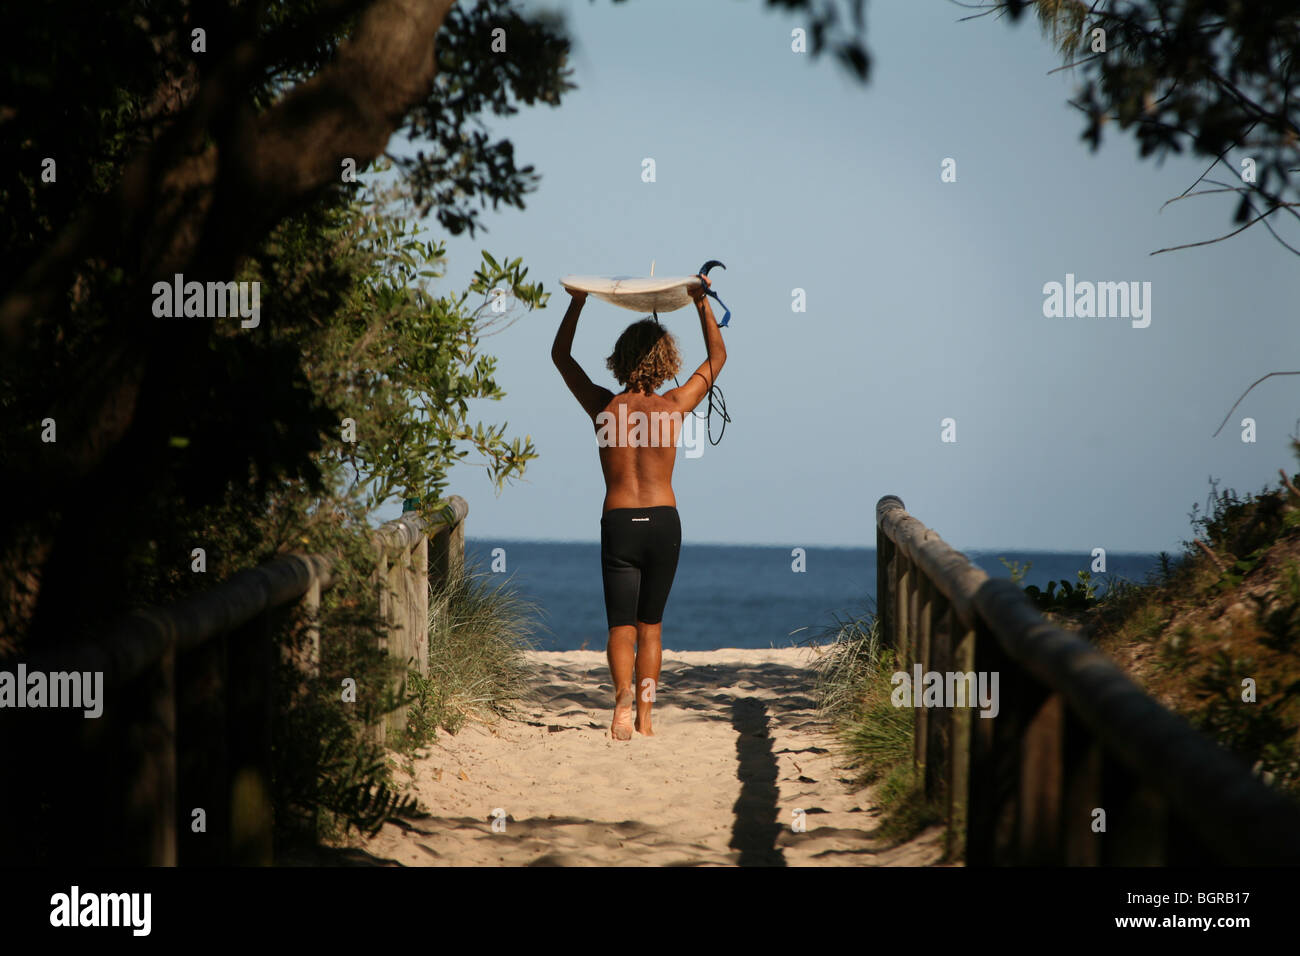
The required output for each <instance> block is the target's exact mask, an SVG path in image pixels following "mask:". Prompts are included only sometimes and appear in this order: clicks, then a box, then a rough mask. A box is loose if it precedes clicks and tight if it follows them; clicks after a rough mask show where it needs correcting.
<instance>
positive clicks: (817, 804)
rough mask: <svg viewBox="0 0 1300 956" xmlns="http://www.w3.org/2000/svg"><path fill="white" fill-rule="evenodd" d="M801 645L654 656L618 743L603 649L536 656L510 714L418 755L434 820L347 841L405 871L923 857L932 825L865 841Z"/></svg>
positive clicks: (932, 850) (445, 737)
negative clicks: (640, 713)
mask: <svg viewBox="0 0 1300 956" xmlns="http://www.w3.org/2000/svg"><path fill="white" fill-rule="evenodd" d="M811 653H812V652H810V651H809V650H806V649H803V648H794V649H783V650H720V651H678V652H672V651H666V652H665V653H664V665H663V672H662V675H661V680H660V684H659V689H658V694H657V699H656V704H655V716H654V725H655V733H656V736H654V737H642V736H641V735H640V734H634V735H633V738H632V740H631V741H628V742H621V741H614V740H611V739H610V737H609V721H610V713H611V707H612V700H613V691H612V687H611V685H610V680H609V671H608V669H607V668H606V664H605V656H604V654H603V653H600V652H595V651H565V652H558V653H557V652H531V653H530V654H529V658H530V660H531V661H532V662H533V663H535V664H536V666H537V674H538V682H537V690H536V694H535V696H534V698H533V699H530V700H528V701H525V702H523V704H522V705H521V706H520V708H519V711H520V719H514V720H503V721H500V722H498V723H497V724H496V725H495V726H492V727H488V726H484V725H481V724H473V725H470V726H467V727H465V728H464V729H463V730H461V732H460V733H458V734H456V735H455V736H451V735H449V734H445V733H444V734H441V735H440V736H439V739H438V741H437V743H436V744H434V745H433V746H431V747H429V748H427V749H426V750H425V751H423V752H422V755H421V757H420V758H419V759H418V760H417V762H416V776H415V783H414V786H415V790H416V793H417V795H418V797H419V799H420V802H421V804H422V805H423V806H424V807H425V808H426V809H428V810H429V812H430V816H428V817H427V818H425V819H422V820H418V821H415V822H414V823H406V822H402V823H394V824H388V825H386V826H385V827H384V828H383V830H381V831H380V833H379V834H377V835H376V836H375V837H374V838H372V839H369V840H366V841H365V842H364V843H363V844H362V845H361V846H360V847H358V849H360V850H362V851H363V852H364V854H365V855H367V856H368V857H369V858H371V859H372V860H373V861H375V862H380V861H383V862H389V863H397V864H400V865H406V866H431V865H432V866H437V865H458V866H464V865H471V866H524V865H534V866H539V865H540V866H545V865H565V866H570V865H576V866H582V865H588V866H591V865H594V866H736V865H739V866H764V865H778V866H779V865H794V866H822V865H831V866H836V865H841V866H843V865H847V866H876V865H905V866H906V865H913V866H915V865H928V864H931V863H934V862H936V861H937V860H938V859H939V856H940V854H941V847H940V839H941V836H942V834H941V831H940V830H939V829H938V828H933V829H931V830H929V831H927V832H926V833H923V834H921V835H920V836H919V837H918V838H916V839H915V840H912V841H910V842H909V843H906V844H903V845H901V846H896V847H889V846H887V845H884V844H883V843H881V842H880V841H879V840H876V839H874V838H873V837H872V833H871V831H872V830H873V828H874V827H875V826H876V823H877V820H878V813H877V811H876V810H875V807H874V806H873V804H872V803H871V801H870V799H869V797H870V791H869V790H867V791H857V792H854V791H853V790H852V789H851V787H850V785H849V780H848V777H849V774H848V773H847V772H845V771H843V770H840V769H837V767H836V763H837V761H836V758H835V754H834V747H835V744H834V741H833V740H832V739H831V738H830V737H829V736H827V735H826V733H825V728H824V727H823V726H821V725H819V724H818V723H817V722H816V721H815V720H814V716H813V707H814V702H813V698H812V673H811V670H810V669H809V667H808V663H809V660H810V654H811ZM796 809H799V810H802V811H803V812H804V819H805V821H806V827H807V829H806V832H796V831H795V830H794V829H793V827H792V824H793V823H794V821H795V819H796V816H795V810H796ZM498 810H500V811H503V813H504V818H505V831H504V832H494V830H493V826H492V820H493V815H494V811H498ZM501 815H502V814H500V813H498V814H497V816H501ZM498 827H499V824H498Z"/></svg>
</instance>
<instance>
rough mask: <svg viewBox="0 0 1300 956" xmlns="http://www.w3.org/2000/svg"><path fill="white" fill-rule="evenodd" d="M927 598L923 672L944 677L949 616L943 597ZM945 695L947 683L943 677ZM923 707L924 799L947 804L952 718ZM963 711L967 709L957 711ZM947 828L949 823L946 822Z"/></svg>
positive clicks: (948, 711)
mask: <svg viewBox="0 0 1300 956" xmlns="http://www.w3.org/2000/svg"><path fill="white" fill-rule="evenodd" d="M930 593H931V598H930V614H929V619H930V622H929V623H930V627H929V631H930V641H929V654H928V661H929V663H928V665H927V666H926V670H927V671H936V672H937V673H939V674H944V675H946V674H948V673H949V672H951V671H952V633H953V613H952V609H951V608H950V607H949V606H948V602H947V601H946V600H945V599H944V597H943V595H941V594H939V593H938V592H937V591H936V590H935V589H934V588H933V587H932V588H931V592H930ZM944 690H945V693H946V691H947V681H946V678H945V687H944ZM944 704H945V706H940V707H927V708H925V709H926V711H927V712H928V713H927V714H926V730H925V734H926V744H925V750H926V763H925V781H924V782H925V795H926V798H927V799H930V800H935V801H938V802H939V803H941V804H945V805H946V804H947V802H948V776H949V765H950V763H951V761H952V749H951V746H950V741H951V737H952V716H953V710H954V708H952V707H948V706H946V700H945V701H944ZM961 709H963V710H965V709H968V708H961ZM949 826H951V821H949Z"/></svg>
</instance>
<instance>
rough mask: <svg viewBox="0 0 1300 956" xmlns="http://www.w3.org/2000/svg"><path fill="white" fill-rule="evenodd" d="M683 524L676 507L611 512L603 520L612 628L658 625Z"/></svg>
mask: <svg viewBox="0 0 1300 956" xmlns="http://www.w3.org/2000/svg"><path fill="white" fill-rule="evenodd" d="M681 546H682V523H681V519H680V518H679V517H678V515H677V509H676V508H674V507H673V506H672V505H660V506H657V507H654V508H612V509H610V510H609V511H606V512H605V513H604V514H603V515H601V518H600V566H601V571H602V576H603V577H604V581H605V619H606V620H607V621H608V622H609V626H610V627H619V626H621V625H625V624H633V625H634V624H636V623H637V622H638V621H641V622H642V623H644V624H658V623H659V622H660V621H662V620H663V619H664V605H666V604H667V603H668V591H669V589H670V588H672V586H673V576H674V575H675V574H676V573H677V553H678V552H679V551H680V550H681Z"/></svg>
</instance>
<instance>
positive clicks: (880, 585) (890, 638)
mask: <svg viewBox="0 0 1300 956" xmlns="http://www.w3.org/2000/svg"><path fill="white" fill-rule="evenodd" d="M893 571H894V543H893V542H892V541H890V540H889V536H888V535H887V534H885V532H884V531H883V530H882V529H880V528H877V529H876V621H877V631H878V633H879V634H880V641H881V643H882V644H883V645H884V646H886V647H893V648H897V643H896V641H895V639H894V613H893V610H892V608H893V603H894V586H893Z"/></svg>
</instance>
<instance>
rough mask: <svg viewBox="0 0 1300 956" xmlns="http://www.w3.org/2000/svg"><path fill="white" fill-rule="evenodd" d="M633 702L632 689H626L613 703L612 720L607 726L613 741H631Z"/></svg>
mask: <svg viewBox="0 0 1300 956" xmlns="http://www.w3.org/2000/svg"><path fill="white" fill-rule="evenodd" d="M633 700H634V695H633V693H632V688H631V687H626V688H624V689H623V692H622V693H620V694H619V695H618V697H617V698H616V699H615V701H614V720H613V722H612V723H611V724H610V725H609V733H610V736H611V737H613V738H614V739H615V740H631V739H632V703H633Z"/></svg>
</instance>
